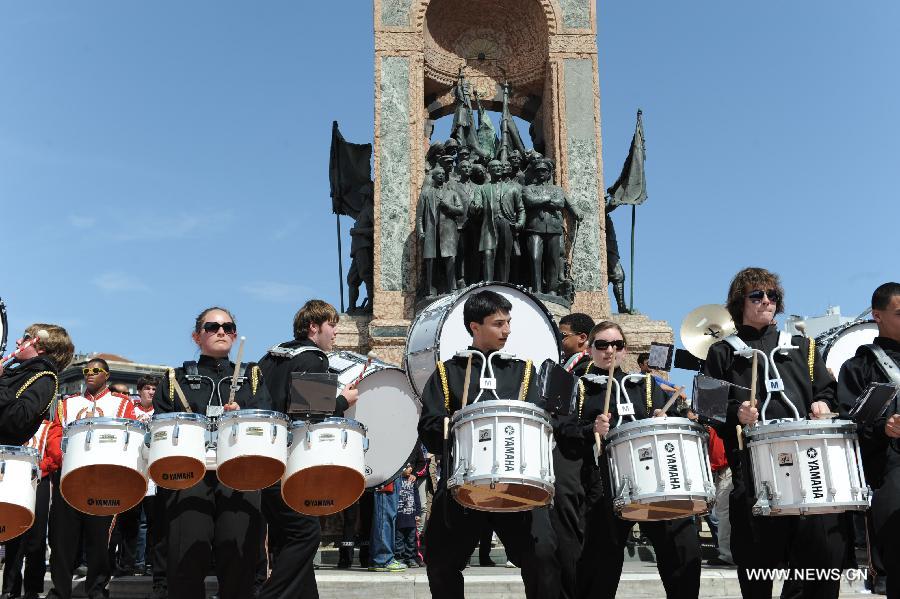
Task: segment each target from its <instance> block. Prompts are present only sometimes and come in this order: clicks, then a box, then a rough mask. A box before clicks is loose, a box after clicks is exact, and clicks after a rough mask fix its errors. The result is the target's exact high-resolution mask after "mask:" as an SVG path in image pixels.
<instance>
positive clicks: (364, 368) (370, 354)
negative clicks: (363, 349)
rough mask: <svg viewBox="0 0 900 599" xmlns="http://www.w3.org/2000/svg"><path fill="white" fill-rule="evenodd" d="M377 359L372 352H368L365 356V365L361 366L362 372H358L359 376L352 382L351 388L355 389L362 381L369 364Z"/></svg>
mask: <svg viewBox="0 0 900 599" xmlns="http://www.w3.org/2000/svg"><path fill="white" fill-rule="evenodd" d="M377 359H378V354H376V353H375V352H373V351H370V352H369V353H367V354H366V363H365V364H363V369H362V372H360V373H359V376H358V377H356V380H355V381H353V384H352V385H351V387H355V386H357V385H358V384H359V382H360V381H361V380H362V379H363V375H364V374H366V369H367V368H368V367H369V364H371V363H372V360H377Z"/></svg>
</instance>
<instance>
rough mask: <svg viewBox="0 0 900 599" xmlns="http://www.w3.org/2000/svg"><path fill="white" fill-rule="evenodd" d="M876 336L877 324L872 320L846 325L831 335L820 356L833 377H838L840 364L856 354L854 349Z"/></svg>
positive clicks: (869, 341) (871, 340) (870, 341)
mask: <svg viewBox="0 0 900 599" xmlns="http://www.w3.org/2000/svg"><path fill="white" fill-rule="evenodd" d="M877 336H878V325H877V324H875V322H874V321H866V322H858V323H856V324H851V325H847V327H846V328H844V329H842V330H841V331H840V332H839V333H838V334H837V336H835V337H833V338H832V340H831V341H830V342H829V343H828V345H826V346H825V347H824V349H823V351H822V357H823V358H825V366H826V367H827V368H828V369H829V370H830V371H831V372H832V374H833V375H834V378H838V376H839V375H840V374H841V366H843V365H844V362H846V361H847V360H849V359H850V358H852V357H853V356H855V355H856V350H857V349H859V347H860V346H862V345H867V344H869V343H872V342H873V341H874V340H875V337H877Z"/></svg>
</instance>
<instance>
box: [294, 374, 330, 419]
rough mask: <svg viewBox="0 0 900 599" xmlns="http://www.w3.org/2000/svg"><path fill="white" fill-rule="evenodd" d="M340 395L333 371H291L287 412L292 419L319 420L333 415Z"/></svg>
mask: <svg viewBox="0 0 900 599" xmlns="http://www.w3.org/2000/svg"><path fill="white" fill-rule="evenodd" d="M338 395H340V383H339V382H338V375H337V374H335V373H333V372H328V373H311V372H303V373H299V372H293V373H291V387H290V393H289V397H288V399H289V404H288V406H287V413H288V416H290V417H291V418H292V419H298V418H301V419H303V420H311V421H320V420H324V419H325V418H328V417H330V416H334V410H335V408H336V407H337V397H338Z"/></svg>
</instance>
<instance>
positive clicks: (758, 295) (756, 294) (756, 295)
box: [747, 289, 781, 304]
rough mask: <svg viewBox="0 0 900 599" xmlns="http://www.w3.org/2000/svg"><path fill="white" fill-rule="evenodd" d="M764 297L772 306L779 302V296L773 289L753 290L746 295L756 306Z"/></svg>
mask: <svg viewBox="0 0 900 599" xmlns="http://www.w3.org/2000/svg"><path fill="white" fill-rule="evenodd" d="M765 296H768V298H769V301H770V302H772V303H773V304H777V303H778V302H779V301H781V294H780V293H778V292H777V291H776V290H774V289H766V290H765V291H763V290H762V289H754V290H753V291H751V292H750V293H748V294H747V299H748V300H750V301H751V302H753V303H754V304H758V303H759V302H761V301H762V300H763V297H765Z"/></svg>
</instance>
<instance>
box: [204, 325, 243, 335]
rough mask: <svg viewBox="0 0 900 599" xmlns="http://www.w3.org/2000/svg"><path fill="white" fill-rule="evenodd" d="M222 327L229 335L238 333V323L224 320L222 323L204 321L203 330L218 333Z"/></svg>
mask: <svg viewBox="0 0 900 599" xmlns="http://www.w3.org/2000/svg"><path fill="white" fill-rule="evenodd" d="M220 328H221V329H222V330H223V331H225V334H227V335H234V334H235V333H237V325H236V324H234V323H233V322H223V323H221V324H220V323H218V322H204V323H203V330H204V331H206V332H207V333H218V332H219V329H220Z"/></svg>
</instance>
